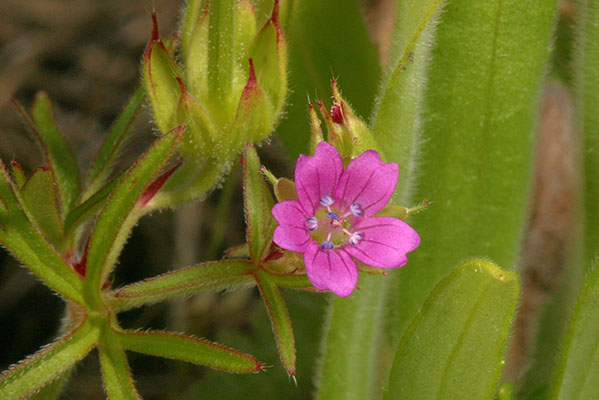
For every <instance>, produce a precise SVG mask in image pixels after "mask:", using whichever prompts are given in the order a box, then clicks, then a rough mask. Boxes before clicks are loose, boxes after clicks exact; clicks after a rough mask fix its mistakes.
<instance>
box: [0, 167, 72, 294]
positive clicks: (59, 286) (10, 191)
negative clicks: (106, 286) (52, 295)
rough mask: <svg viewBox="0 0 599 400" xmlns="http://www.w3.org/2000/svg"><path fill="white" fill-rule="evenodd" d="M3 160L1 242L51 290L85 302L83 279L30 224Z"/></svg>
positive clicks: (0, 198) (0, 169) (1, 174)
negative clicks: (82, 291) (82, 292)
mask: <svg viewBox="0 0 599 400" xmlns="http://www.w3.org/2000/svg"><path fill="white" fill-rule="evenodd" d="M15 189H16V188H15V187H14V186H13V184H12V182H11V181H10V178H9V176H8V172H7V171H6V168H5V167H4V164H3V163H2V161H0V244H2V245H3V246H4V247H6V249H7V250H9V251H10V252H11V253H12V254H13V255H14V256H15V257H16V258H17V259H19V261H21V262H22V263H23V264H25V265H26V266H27V267H28V268H29V269H31V271H32V272H33V273H34V274H35V275H36V276H37V277H38V278H40V279H41V280H42V281H43V282H44V284H46V285H47V286H48V287H49V288H51V289H52V290H55V291H56V292H57V293H59V294H60V295H62V296H64V297H65V298H67V299H71V300H73V301H75V302H77V303H80V304H83V302H84V300H83V297H82V296H81V290H82V288H83V281H82V280H81V277H80V276H79V275H78V274H77V273H76V272H75V271H74V270H73V269H72V268H71V267H70V266H69V265H67V263H66V262H65V261H64V259H63V258H62V257H61V256H60V254H58V253H57V252H56V250H55V249H54V248H53V247H52V246H51V245H50V244H49V243H48V241H47V240H46V239H45V238H44V237H43V236H42V235H41V233H40V231H39V229H38V228H37V227H36V226H34V225H33V224H32V223H31V220H30V219H29V218H28V216H27V215H25V212H24V211H23V209H22V208H21V204H20V201H19V199H18V198H17V197H16V195H15Z"/></svg>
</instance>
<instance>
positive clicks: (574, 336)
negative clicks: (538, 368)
mask: <svg viewBox="0 0 599 400" xmlns="http://www.w3.org/2000/svg"><path fill="white" fill-rule="evenodd" d="M598 382H599V259H597V260H595V263H594V266H593V270H592V272H591V274H590V276H589V278H588V279H587V281H586V283H585V287H584V290H583V292H582V294H581V296H580V298H579V300H578V304H577V305H576V308H575V309H574V312H573V314H572V321H571V325H570V329H569V331H568V334H567V337H566V340H565V343H564V345H563V346H562V351H561V356H560V361H559V363H558V373H557V375H556V377H555V379H554V380H553V382H552V395H551V396H550V397H549V398H551V399H563V400H583V399H596V398H599V384H598Z"/></svg>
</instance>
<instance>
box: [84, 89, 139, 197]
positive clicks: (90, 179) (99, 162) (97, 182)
mask: <svg viewBox="0 0 599 400" xmlns="http://www.w3.org/2000/svg"><path fill="white" fill-rule="evenodd" d="M145 97H146V90H145V87H144V86H143V85H140V86H139V87H138V88H137V89H136V90H135V92H134V93H133V95H132V96H131V98H130V99H129V101H128V102H127V105H126V106H125V108H124V109H123V111H122V112H121V115H119V117H118V118H117V120H116V121H115V122H114V124H113V125H112V128H111V129H110V132H109V133H108V136H106V139H104V143H102V147H100V151H99V152H98V156H97V157H96V160H95V161H94V164H93V165H92V167H91V169H90V171H89V173H88V175H87V180H86V182H87V185H86V187H85V192H84V194H83V196H82V198H83V200H87V199H88V198H89V197H90V196H91V195H92V194H93V193H96V192H97V191H98V190H99V189H100V188H101V187H102V186H103V185H104V183H105V181H106V179H107V178H108V176H109V175H110V172H111V170H112V167H113V166H114V163H115V162H116V161H117V159H118V157H119V155H120V154H121V151H122V150H123V148H124V147H125V145H126V144H127V139H128V138H129V137H130V135H131V130H132V128H133V124H134V123H135V121H136V120H137V116H138V114H139V111H140V110H141V106H142V105H143V102H144V99H145Z"/></svg>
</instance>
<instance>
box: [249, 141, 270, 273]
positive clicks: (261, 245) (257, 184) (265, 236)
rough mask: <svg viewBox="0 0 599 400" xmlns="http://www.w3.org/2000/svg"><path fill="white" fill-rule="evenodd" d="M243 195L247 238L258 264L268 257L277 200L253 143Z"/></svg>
mask: <svg viewBox="0 0 599 400" xmlns="http://www.w3.org/2000/svg"><path fill="white" fill-rule="evenodd" d="M243 189H244V190H243V195H244V196H243V197H244V203H243V204H244V208H245V219H246V223H247V233H246V238H247V242H248V244H249V246H250V255H251V257H252V261H253V262H254V264H258V263H259V262H260V261H262V259H263V258H264V257H265V256H267V255H268V254H267V251H268V250H269V248H270V243H271V242H272V235H273V232H274V230H275V227H276V225H277V224H276V222H275V219H274V218H273V217H272V213H271V210H272V207H273V205H274V204H273V200H272V196H271V194H270V191H269V189H268V187H267V186H266V182H264V177H263V176H262V173H261V172H260V160H259V159H258V154H257V153H256V150H255V149H254V147H253V146H252V145H251V144H249V143H248V144H247V145H246V147H245V168H244V174H243Z"/></svg>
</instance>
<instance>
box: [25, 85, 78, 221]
mask: <svg viewBox="0 0 599 400" xmlns="http://www.w3.org/2000/svg"><path fill="white" fill-rule="evenodd" d="M17 107H18V109H19V112H20V113H21V115H22V116H23V118H24V119H25V121H26V122H27V123H28V124H29V127H30V129H31V131H32V132H33V133H34V135H35V136H36V138H37V139H38V141H39V142H40V146H41V147H42V149H43V152H44V156H45V157H46V161H47V162H48V164H49V165H50V166H51V167H52V170H53V171H54V177H55V179H56V184H57V185H58V193H59V197H60V202H61V211H62V213H63V214H66V213H67V212H69V211H70V210H71V209H72V208H73V207H74V206H75V204H76V203H77V199H78V198H79V194H80V192H81V173H80V172H79V166H78V165H77V160H76V159H75V156H74V154H73V152H72V151H71V149H70V148H69V146H68V144H67V142H66V141H65V139H64V137H63V136H62V134H61V133H60V131H59V130H58V127H57V126H56V123H55V122H54V115H53V112H52V103H50V99H49V98H48V95H47V94H46V93H44V92H40V93H38V95H37V96H36V97H35V100H34V103H33V107H32V108H31V119H30V118H29V116H28V115H27V114H26V113H25V111H24V110H23V109H22V107H21V106H19V105H17Z"/></svg>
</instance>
